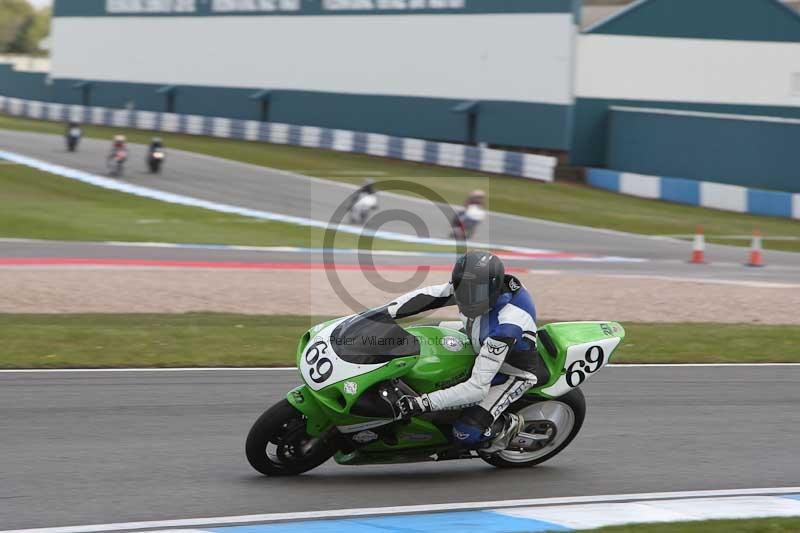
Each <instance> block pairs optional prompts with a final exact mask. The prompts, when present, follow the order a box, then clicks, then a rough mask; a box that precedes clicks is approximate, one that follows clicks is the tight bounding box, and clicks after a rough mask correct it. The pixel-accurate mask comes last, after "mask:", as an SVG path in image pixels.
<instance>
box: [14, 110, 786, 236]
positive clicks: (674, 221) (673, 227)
mask: <svg viewBox="0 0 800 533" xmlns="http://www.w3.org/2000/svg"><path fill="white" fill-rule="evenodd" d="M0 128H5V129H16V130H24V131H36V132H43V133H58V134H61V133H63V125H62V124H59V123H54V122H43V121H36V120H29V119H21V118H15V117H10V116H7V115H0ZM120 131H121V130H119V129H115V128H107V127H100V126H86V127H85V134H86V135H87V136H89V137H95V138H101V139H110V138H111V136H112V135H113V134H114V133H119V132H120ZM125 134H126V135H127V136H128V138H129V139H130V140H131V141H133V142H137V143H147V142H149V140H150V139H151V138H152V136H153V135H159V136H161V137H163V138H164V140H165V143H166V145H167V147H168V148H169V147H172V148H177V149H181V150H187V151H190V152H199V153H203V154H208V155H212V156H216V157H221V158H225V159H232V160H236V161H242V162H245V163H252V164H256V165H262V166H268V167H272V168H278V169H283V170H287V171H291V172H298V173H302V174H306V175H309V176H316V177H320V178H325V179H331V180H337V181H344V182H348V183H360V182H362V181H363V180H364V178H365V177H371V178H374V179H376V180H378V181H383V180H389V179H397V178H402V179H404V180H406V181H411V182H416V183H420V184H424V185H425V186H426V187H430V188H432V189H433V190H435V191H437V192H438V193H439V194H441V195H442V196H443V197H444V198H445V199H446V200H447V201H449V202H451V203H454V204H460V203H461V202H463V200H464V196H465V195H466V193H467V191H469V190H471V189H475V188H481V189H487V190H488V192H489V204H490V208H491V209H493V210H495V211H499V212H504V213H511V214H515V215H521V216H529V217H536V218H543V219H547V220H554V221H557V222H566V223H570V224H578V225H583V226H592V227H598V228H609V229H614V230H620V231H626V232H633V233H643V234H649V235H673V234H691V233H693V232H694V229H695V227H696V226H697V225H702V226H703V227H704V229H705V231H706V234H707V238H708V240H709V241H710V242H718V241H717V239H716V238H715V237H714V235H720V236H724V235H737V234H749V233H750V232H751V231H752V230H753V229H754V228H759V229H761V231H762V232H763V233H764V236H765V243H764V244H765V247H766V248H769V249H774V250H787V251H800V241H791V240H790V241H785V240H770V237H787V236H788V237H791V236H797V235H800V221H793V220H789V219H781V218H772V217H759V216H753V215H746V214H740V213H732V212H726V211H717V210H713V209H705V208H699V207H691V206H683V205H678V204H671V203H668V202H660V201H656V200H645V199H641V198H634V197H630V196H624V195H620V194H615V193H611V192H607V191H602V190H599V189H593V188H591V187H586V186H582V185H577V184H570V183H554V184H545V183H539V182H535V181H531V180H527V179H523V178H513V177H509V176H486V175H482V174H480V173H475V172H469V171H466V170H462V169H451V168H444V167H435V166H431V165H424V164H418V163H411V162H406V161H397V160H391V159H385V158H379V157H371V156H367V155H360V154H348V153H341V152H334V151H331V150H317V149H311V148H303V147H296V146H284V145H267V144H263V143H256V142H247V141H237V140H231V139H214V138H210V137H201V136H191V135H181V134H172V133H161V132H159V133H154V132H146V131H138V130H128V131H125ZM719 242H721V241H719ZM726 244H733V245H738V246H747V245H749V243H748V242H747V241H732V242H727V243H726Z"/></svg>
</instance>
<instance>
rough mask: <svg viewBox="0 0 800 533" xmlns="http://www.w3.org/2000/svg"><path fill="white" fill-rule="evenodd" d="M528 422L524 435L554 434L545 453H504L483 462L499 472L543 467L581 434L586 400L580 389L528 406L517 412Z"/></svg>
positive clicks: (483, 457) (537, 451) (482, 456)
mask: <svg viewBox="0 0 800 533" xmlns="http://www.w3.org/2000/svg"><path fill="white" fill-rule="evenodd" d="M515 412H517V413H519V414H521V415H522V417H523V419H524V420H525V425H524V427H525V429H524V430H523V431H526V432H532V433H540V434H541V433H545V434H546V432H547V431H552V436H551V438H550V441H549V442H547V444H545V445H544V446H542V448H541V449H539V450H535V451H529V452H519V451H512V450H503V451H500V452H497V453H494V454H492V455H481V459H483V460H484V461H486V462H487V463H489V464H490V465H493V466H496V467H498V468H525V467H530V466H534V465H538V464H541V463H543V462H545V461H548V460H550V459H552V458H553V457H555V456H556V455H558V454H559V453H561V452H562V451H563V450H564V448H566V447H567V446H569V444H570V443H571V442H572V440H573V439H574V438H575V437H576V436H577V435H578V432H579V431H580V430H581V426H582V425H583V421H584V419H585V418H586V399H585V398H584V396H583V392H582V391H581V390H580V389H572V390H571V391H570V392H568V393H567V394H565V395H564V396H561V397H560V398H556V399H554V400H545V399H542V400H541V401H533V402H526V404H524V405H522V406H520V407H519V408H518V409H515Z"/></svg>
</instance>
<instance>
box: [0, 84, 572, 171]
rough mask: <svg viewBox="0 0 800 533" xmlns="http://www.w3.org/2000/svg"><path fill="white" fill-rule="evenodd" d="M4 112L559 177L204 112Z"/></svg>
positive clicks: (501, 159)
mask: <svg viewBox="0 0 800 533" xmlns="http://www.w3.org/2000/svg"><path fill="white" fill-rule="evenodd" d="M0 112H4V113H7V114H9V115H15V116H22V117H28V118H34V119H42V120H53V121H64V122H66V121H68V120H74V121H76V122H80V123H82V124H95V125H98V126H114V127H120V128H134V129H142V130H154V131H161V132H174V133H185V134H189V135H206V136H210V137H221V138H226V139H241V140H247V141H260V142H266V143H274V144H288V145H294V146H305V147H309V148H322V149H327V150H336V151H339V152H352V153H360V154H369V155H373V156H378V157H389V158H393V159H402V160H405V161H416V162H420V163H430V164H433V165H441V166H446V167H456V168H464V169H468V170H475V171H479V172H488V173H494V174H508V175H511V176H519V177H523V178H529V179H534V180H540V181H547V182H550V181H553V176H554V172H555V167H556V164H557V160H556V158H554V157H547V156H541V155H533V154H523V153H519V152H508V151H503V150H491V149H487V148H476V147H473V146H465V145H462V144H450V143H438V142H432V141H425V140H422V139H407V138H401V137H391V136H388V135H381V134H376V133H363V132H356V131H348V130H332V129H326V128H317V127H312V126H296V125H293V124H280V123H275V122H258V121H254V120H237V119H229V118H218V117H204V116H199V115H178V114H173V113H156V112H153V111H137V110H127V109H109V108H104V107H84V106H80V105H65V104H54V103H49V102H39V101H35V100H24V99H20V98H10V97H5V96H0Z"/></svg>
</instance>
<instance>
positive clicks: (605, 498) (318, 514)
mask: <svg viewBox="0 0 800 533" xmlns="http://www.w3.org/2000/svg"><path fill="white" fill-rule="evenodd" d="M798 492H800V487H775V488H763V489H736V490H700V491H687V492H651V493H645V494H609V495H602V496H576V497H567V498H538V499H531V500H504V501H496V502H465V503H444V504H431V505H408V506H398V507H372V508H359V509H334V510H331V511H309V512H296V513H271V514H260V515H243V516H224V517H211V518H189V519H184V520H161V521H152V522H150V521H148V522H126V523H117V524H96V525H90V526H71V527H51V528H36V529H11V530H5V531H0V533H35V532H38V533H97V532H103V531H124V530H132V529H162V528H175V527H187V526H188V527H191V526H213V525H225V524H252V523H265V522H286V521H294V520H315V519H321V518H347V517H355V516H376V515H379V516H386V515H398V514H408V513H434V512H442V511H458V510H476V509H510V508H514V507H538V506H546V505H565V504H566V505H569V504H579V503H609V502H641V501H648V500H669V499H686V498H710V497H727V496H766V495H779V494H796V493H798Z"/></svg>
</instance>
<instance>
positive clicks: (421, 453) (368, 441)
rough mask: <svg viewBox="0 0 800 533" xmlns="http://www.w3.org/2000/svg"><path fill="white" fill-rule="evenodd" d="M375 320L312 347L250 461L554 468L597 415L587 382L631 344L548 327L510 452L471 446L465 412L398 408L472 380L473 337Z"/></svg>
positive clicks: (564, 326) (595, 330) (338, 324)
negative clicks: (544, 376)
mask: <svg viewBox="0 0 800 533" xmlns="http://www.w3.org/2000/svg"><path fill="white" fill-rule="evenodd" d="M378 316H379V313H377V312H375V311H368V312H366V313H362V314H359V315H353V316H349V317H345V318H340V319H336V320H332V321H329V322H325V323H323V324H319V325H317V326H315V327H313V328H311V329H310V330H309V331H308V332H306V333H305V335H303V337H302V338H301V339H300V343H299V345H298V347H297V366H298V369H299V371H300V374H301V376H302V378H303V382H304V383H305V384H304V385H301V386H299V387H297V388H295V389H294V390H292V391H290V392H289V394H288V395H287V396H286V398H285V399H284V400H281V401H280V402H278V403H277V404H275V405H273V406H272V407H270V408H269V409H267V411H265V412H264V413H263V414H262V415H261V417H260V418H259V419H258V420H257V421H256V422H255V424H254V425H253V427H252V429H251V430H250V433H249V435H248V436H247V443H246V453H247V459H248V461H249V462H250V464H251V465H252V466H253V468H255V469H256V470H258V471H259V472H261V473H262V474H264V475H267V476H288V475H297V474H302V473H303V472H307V471H309V470H311V469H313V468H316V467H317V466H319V465H321V464H322V463H324V462H326V461H327V460H328V459H330V458H331V457H333V458H334V459H335V460H336V462H337V463H339V464H342V465H361V464H381V463H382V464H389V463H414V462H422V461H443V460H452V459H469V458H478V457H479V458H481V459H483V460H484V461H486V462H488V463H489V464H492V465H494V466H497V467H526V466H532V465H536V464H539V463H543V462H544V461H547V460H548V459H550V458H552V457H554V456H555V455H557V454H558V453H560V452H561V451H562V450H563V449H564V448H566V447H567V446H568V445H569V443H570V442H572V440H573V439H574V438H575V436H576V435H577V434H578V431H580V429H581V425H582V424H583V420H584V417H585V415H586V402H585V399H584V396H583V393H582V392H581V390H580V388H579V387H580V385H581V384H582V383H583V382H584V381H585V380H586V379H588V378H589V377H591V376H592V375H594V374H595V373H596V372H597V371H599V370H600V369H601V368H603V366H605V365H606V364H607V363H608V362H609V360H610V359H611V356H612V355H613V353H614V350H615V349H616V348H617V347H618V346H619V344H620V343H621V342H622V340H623V339H624V338H625V330H624V329H623V328H622V326H620V325H619V324H617V323H616V322H566V323H554V324H548V325H546V326H544V327H543V328H542V329H540V330H539V331H538V333H537V336H538V348H539V353H540V354H541V357H542V358H543V360H544V362H545V364H546V366H547V369H548V371H549V374H550V378H549V379H548V380H547V382H546V383H541V384H539V385H538V386H536V387H534V388H532V389H530V390H529V391H528V392H527V393H526V394H525V395H524V396H523V397H522V398H520V399H519V400H517V401H516V402H514V403H513V404H512V405H510V406H509V407H508V410H510V411H511V412H516V413H519V414H520V415H521V416H522V417H523V419H524V429H523V431H522V432H521V433H520V434H519V435H518V436H517V437H516V438H514V439H513V440H512V441H511V442H510V444H509V446H508V447H507V448H506V449H504V450H501V451H496V452H494V453H485V452H481V450H480V449H478V450H470V449H465V448H463V447H460V446H459V445H458V444H457V443H456V442H454V438H453V437H452V424H453V422H454V421H455V420H456V419H457V418H458V416H459V415H460V412H459V411H442V412H434V413H426V414H424V415H422V416H419V417H414V418H410V419H400V420H398V419H397V418H396V416H395V410H394V405H395V402H396V400H397V399H398V398H399V397H400V396H402V395H405V394H412V395H416V394H422V393H429V392H433V391H435V390H439V389H443V388H446V387H450V386H453V385H455V384H457V383H460V382H462V381H465V380H466V379H467V378H468V377H469V375H470V373H471V370H472V364H473V362H474V360H475V353H474V351H473V349H472V346H471V344H470V340H469V338H468V337H467V336H466V335H465V334H464V333H463V332H462V331H457V330H455V329H450V328H448V327H441V326H413V327H409V328H408V329H404V328H402V327H401V326H400V325H398V324H397V323H396V322H395V321H393V320H391V319H388V320H387V319H386V318H385V316H383V317H382V318H376V317H378Z"/></svg>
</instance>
